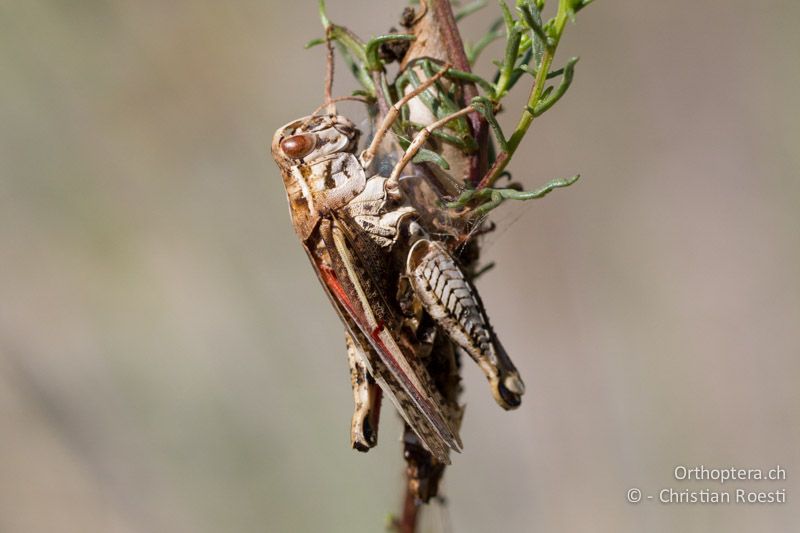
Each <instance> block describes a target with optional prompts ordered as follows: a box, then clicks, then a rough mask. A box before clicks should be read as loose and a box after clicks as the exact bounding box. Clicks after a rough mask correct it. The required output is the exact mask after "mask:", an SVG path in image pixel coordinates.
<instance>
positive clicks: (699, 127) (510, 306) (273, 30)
mask: <svg viewBox="0 0 800 533" xmlns="http://www.w3.org/2000/svg"><path fill="white" fill-rule="evenodd" d="M403 6H404V3H403V2H401V1H392V2H388V1H384V2H370V1H366V0H364V1H349V2H344V1H343V0H330V1H329V6H328V7H329V12H330V14H331V16H332V18H333V19H334V20H335V21H337V22H342V23H346V24H347V25H348V26H349V27H351V28H352V29H353V30H355V31H356V32H357V33H359V34H361V35H362V36H365V37H366V36H370V35H376V34H379V33H383V32H385V31H386V30H387V29H388V28H389V27H390V26H391V25H392V24H395V21H396V19H397V16H398V15H399V13H400V12H401V10H402V8H403ZM497 15H498V9H497V7H496V6H494V5H492V6H490V7H488V8H487V9H486V10H485V11H483V12H481V13H480V14H477V15H473V16H472V17H471V18H470V19H469V21H468V22H467V23H466V24H465V26H464V30H463V31H464V34H465V38H466V39H467V40H470V39H472V40H474V39H477V38H478V37H479V36H480V35H481V34H482V31H483V29H484V28H485V27H486V26H487V25H488V24H489V22H490V21H491V20H493V19H494V18H495V17H496V16H497ZM798 22H800V5H798V3H797V2H793V1H790V0H785V1H780V0H766V1H762V2H751V1H745V0H728V1H721V0H717V1H707V2H695V1H690V0H678V1H672V2H624V3H620V2H611V1H598V2H596V4H594V5H592V6H591V7H590V8H588V9H586V10H585V11H584V12H582V13H581V16H580V18H579V20H578V22H577V24H576V25H571V26H569V27H568V29H567V32H566V34H565V38H564V41H563V45H562V48H561V50H560V53H559V59H560V61H559V62H560V63H563V61H564V60H565V59H566V58H568V57H569V56H570V55H580V56H581V58H582V60H581V62H580V64H579V65H578V70H577V76H576V81H575V83H574V84H573V87H572V89H571V91H570V93H569V94H568V96H567V97H566V98H565V99H564V100H562V102H561V103H559V105H558V106H557V107H556V108H554V109H553V110H552V111H551V112H549V113H548V114H547V115H545V116H544V117H543V118H542V119H541V120H539V121H537V122H536V123H535V125H534V127H533V129H532V131H531V133H530V135H529V137H528V138H527V139H526V141H525V145H524V150H522V151H521V152H524V153H520V154H519V155H518V157H517V158H515V161H514V162H513V163H512V167H511V170H512V172H514V174H515V178H516V179H518V180H521V181H523V182H524V183H526V184H527V185H528V186H529V187H533V186H535V185H538V184H541V183H543V182H545V181H546V180H548V179H550V178H552V177H556V176H565V175H572V174H574V173H577V172H581V173H582V174H583V176H584V179H583V180H582V181H581V182H579V183H578V184H577V185H576V186H574V187H573V188H571V189H568V190H564V191H558V192H557V193H554V194H553V195H551V196H548V197H547V198H546V199H545V200H542V201H539V202H536V203H529V204H525V205H516V206H513V207H512V206H504V208H503V209H501V210H499V211H498V213H497V216H496V217H495V218H496V220H497V221H498V224H499V230H498V231H497V232H496V233H494V234H493V235H491V236H490V237H489V238H488V239H487V241H486V243H485V254H484V258H485V260H487V261H488V260H492V261H496V262H497V267H496V268H495V269H494V270H493V271H491V272H490V273H488V274H487V275H485V276H484V277H483V278H482V279H481V280H480V282H479V287H480V289H481V292H482V295H483V297H484V301H485V303H486V305H487V308H488V309H489V311H490V314H491V317H492V319H493V322H494V324H495V326H496V329H497V330H498V332H499V334H500V336H501V337H502V339H503V342H504V343H505V346H506V348H507V349H508V351H509V353H510V354H511V355H512V357H513V359H514V361H515V362H516V364H517V366H518V367H519V368H520V370H521V372H522V375H523V377H524V378H525V381H526V383H527V385H528V393H527V395H526V397H525V402H524V403H523V406H522V408H521V409H519V410H518V411H516V412H513V413H506V412H503V411H502V410H500V409H499V408H498V407H497V406H496V405H495V403H494V401H493V400H492V399H491V397H490V394H489V392H488V388H487V386H486V384H485V381H484V379H483V377H482V375H481V374H480V372H479V371H478V369H477V368H476V367H475V366H474V365H472V364H471V363H468V364H466V365H465V369H464V375H465V386H466V391H465V394H464V396H463V400H464V402H465V403H466V404H467V406H468V407H467V412H466V418H465V421H464V427H463V434H462V436H463V440H464V443H465V451H464V453H463V454H462V455H460V456H457V457H455V461H454V465H453V467H452V468H451V469H450V470H449V471H448V473H447V474H446V478H445V488H444V490H445V493H446V495H447V497H448V501H449V504H448V511H447V512H446V513H444V512H440V511H437V512H433V513H430V514H429V515H428V517H427V518H426V525H427V527H428V529H427V530H428V531H442V530H443V531H448V529H447V528H450V529H449V530H452V531H458V532H485V531H491V530H509V531H531V532H539V531H542V532H544V531H548V532H555V531H580V532H589V531H597V532H605V531H609V532H610V531H614V532H641V531H648V532H673V531H684V532H707V531H725V532H744V531H748V532H752V531H759V532H790V531H797V530H798V527H800V505H798V501H797V499H798V498H800V490H798V489H800V484H798V481H797V480H798V479H800V393H799V392H798V384H799V382H800V332H799V331H798V326H800V276H799V275H798V274H800V209H798V205H800V182H798V180H797V176H798V172H799V171H800V151H798V143H800V120H798V119H799V118H800V115H799V114H798V111H799V108H798V105H797V103H796V98H797V95H798V93H799V91H800V69H798V62H797V52H798V50H800V33H798V32H797V24H798ZM320 35H321V28H320V26H319V22H318V19H317V14H316V3H315V2H312V1H303V2H277V1H258V2H256V1H247V0H243V1H238V2H216V1H211V0H194V1H191V2H189V1H185V0H176V1H172V2H160V1H154V0H140V1H136V2H133V1H126V0H107V1H90V0H84V1H81V2H67V1H63V0H25V1H19V0H18V1H11V2H2V3H1V4H0V531H3V532H12V533H17V532H25V533H27V532H40V531H47V532H50V533H61V532H65V533H66V532H131V533H133V532H184V531H186V532H200V533H204V532H219V531H225V532H235V533H239V532H255V531H259V532H261V531H269V532H273V531H274V532H283V531H332V532H334V531H359V532H360V531H380V530H381V528H382V527H383V524H384V523H385V521H386V517H387V516H388V514H389V513H390V512H393V511H395V510H396V509H398V508H399V503H400V490H401V488H400V487H401V483H402V467H403V464H402V460H401V457H400V453H401V452H400V444H399V442H398V438H399V434H400V424H399V423H398V422H397V417H396V416H395V415H394V414H393V413H391V412H390V411H389V409H386V410H385V412H384V416H383V419H382V422H383V427H382V430H381V443H380V446H379V447H378V448H377V449H375V450H373V451H371V452H370V453H369V454H366V455H364V454H358V453H356V452H353V451H351V450H350V449H349V433H348V431H349V420H350V415H351V401H352V400H351V393H350V387H349V376H348V369H347V364H346V358H345V349H344V342H343V338H342V337H343V335H342V327H341V325H340V323H339V320H338V318H337V317H336V316H335V314H334V312H333V311H332V310H331V308H330V305H329V303H328V302H327V299H326V297H325V296H324V294H323V292H322V290H321V289H320V288H319V286H318V283H317V281H316V279H315V277H314V275H313V273H312V271H311V268H310V266H309V265H308V264H307V259H306V257H305V254H304V253H303V251H302V249H301V247H300V246H299V244H298V243H297V242H296V239H295V235H294V233H293V231H292V228H291V226H290V223H289V216H288V213H287V208H286V200H285V196H284V190H283V186H282V183H281V180H280V179H279V174H278V171H277V168H276V167H275V165H274V164H273V162H272V160H271V157H270V156H269V153H268V148H267V147H268V145H269V143H270V140H271V137H272V134H273V132H274V131H275V130H276V129H277V128H278V127H279V126H281V125H282V124H284V123H286V122H288V121H290V120H292V119H294V118H296V117H299V116H302V115H305V114H307V113H308V112H309V111H310V110H312V109H313V108H315V107H316V106H317V105H318V104H319V103H320V102H321V98H322V85H323V77H324V65H323V63H324V57H323V56H324V54H323V52H322V50H321V49H314V50H311V51H304V50H303V48H302V45H303V44H304V43H305V42H306V41H308V40H310V39H311V38H314V37H318V36H320ZM493 54H494V55H495V56H496V55H497V54H499V50H498V49H497V48H494V49H491V50H490V53H489V54H487V55H486V56H485V57H484V61H483V62H482V65H483V66H482V67H481V68H480V69H479V70H480V71H481V72H483V73H488V72H489V69H490V59H492V57H491V56H492V55H493ZM344 72H345V71H344V69H340V76H339V78H338V80H337V81H338V83H337V87H336V90H337V93H339V94H344V93H345V92H347V91H348V90H349V89H351V88H352V82H351V81H350V80H349V79H347V76H346V75H345V74H344ZM525 92H526V88H524V87H522V85H520V87H519V88H518V92H517V95H516V100H513V101H511V102H509V104H508V107H507V108H508V109H515V108H516V107H515V106H517V105H520V104H521V102H522V98H523V96H524V94H523V93H525ZM514 102H516V104H515V103H514ZM516 113H517V112H516V111H515V112H513V113H509V114H507V116H506V117H505V119H504V120H506V121H507V122H509V123H510V122H512V121H513V120H515V116H516ZM679 464H685V465H689V466H693V465H700V464H705V465H707V466H723V467H724V466H737V467H764V468H767V467H770V466H773V465H775V464H780V465H782V466H783V467H785V468H786V470H787V472H788V480H787V481H785V482H781V483H769V482H760V483H759V482H751V483H744V484H737V485H736V486H743V487H746V488H753V489H760V490H771V489H776V488H787V489H788V500H789V502H788V503H787V504H785V505H773V506H712V505H704V506H667V505H659V504H657V503H642V504H640V505H638V506H636V505H631V504H629V503H627V502H626V501H625V491H627V489H629V488H631V487H639V488H641V489H642V490H644V491H651V492H653V493H657V491H658V490H660V489H661V488H665V487H672V488H675V489H676V490H682V489H684V488H702V487H707V488H719V487H718V486H717V485H716V484H714V483H688V482H683V483H681V482H677V481H675V480H674V479H673V477H672V471H673V468H674V467H675V466H676V465H679ZM725 488H728V486H726V487H725ZM730 488H732V487H730Z"/></svg>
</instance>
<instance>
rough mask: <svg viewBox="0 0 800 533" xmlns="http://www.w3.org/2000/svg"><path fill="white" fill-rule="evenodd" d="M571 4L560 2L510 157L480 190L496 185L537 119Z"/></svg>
mask: <svg viewBox="0 0 800 533" xmlns="http://www.w3.org/2000/svg"><path fill="white" fill-rule="evenodd" d="M569 2H570V0H558V12H557V13H556V17H555V21H554V22H553V31H552V36H551V38H550V42H549V43H548V44H547V47H546V48H545V51H544V54H543V55H542V62H541V64H540V65H539V68H538V70H537V71H536V80H535V81H534V84H533V87H532V88H531V93H530V96H529V97H528V104H527V105H526V106H525V110H524V111H523V112H522V116H521V117H520V119H519V122H518V123H517V127H516V128H515V129H514V133H513V134H512V135H511V137H510V138H509V139H508V148H507V154H508V155H507V157H505V158H503V159H502V160H500V159H498V161H499V164H497V162H496V164H495V165H494V166H492V168H491V169H490V170H489V172H488V173H487V174H486V176H485V177H484V178H483V179H482V180H481V182H480V183H479V184H478V188H479V189H481V188H484V187H491V186H492V185H494V183H495V182H496V181H497V180H498V178H499V177H500V175H501V174H502V173H503V171H504V170H505V169H506V166H507V165H508V162H509V161H510V160H511V157H512V156H513V155H514V152H515V151H516V150H517V148H518V147H519V145H520V143H521V142H522V139H523V137H525V134H526V133H527V132H528V129H529V128H530V127H531V124H532V123H533V119H534V118H535V117H534V115H533V113H532V112H531V110H533V109H534V108H535V107H536V104H537V103H538V102H539V99H540V98H541V97H542V93H543V92H544V89H545V85H546V83H547V79H548V73H549V72H550V66H551V65H552V64H553V58H554V57H555V54H556V49H557V48H558V43H559V41H560V40H561V34H562V33H563V32H564V27H565V26H566V24H567V20H568V19H569V14H568V8H569V5H568V4H569Z"/></svg>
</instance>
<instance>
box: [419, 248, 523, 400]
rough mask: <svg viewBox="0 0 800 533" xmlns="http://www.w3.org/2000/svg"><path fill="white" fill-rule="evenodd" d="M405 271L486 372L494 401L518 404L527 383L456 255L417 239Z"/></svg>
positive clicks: (428, 307)
mask: <svg viewBox="0 0 800 533" xmlns="http://www.w3.org/2000/svg"><path fill="white" fill-rule="evenodd" d="M406 273H407V275H408V276H409V279H410V280H411V284H412V286H413V288H414V292H415V293H416V295H417V296H418V297H419V299H420V301H421V302H422V305H423V306H424V308H425V310H426V311H427V312H428V314H429V315H430V316H431V317H432V318H433V319H434V320H435V321H436V322H437V323H438V324H439V325H440V326H441V327H442V329H444V331H445V332H446V333H447V335H448V336H449V337H450V338H451V339H453V341H454V342H455V343H456V344H458V345H459V346H460V347H461V348H462V349H463V350H464V351H466V352H467V353H468V354H469V355H470V356H471V357H472V358H473V359H474V360H475V362H476V363H478V365H479V366H480V367H481V370H483V373H484V374H486V379H488V380H489V384H490V386H491V388H492V394H493V395H494V398H495V400H496V401H497V403H498V404H500V406H501V407H503V408H504V409H514V408H516V407H519V404H520V402H521V397H522V394H523V393H524V392H525V385H524V383H523V382H522V379H521V378H520V376H519V372H518V371H517V369H516V368H515V367H514V363H512V362H511V359H509V357H508V355H507V354H506V352H505V350H504V349H503V346H502V345H501V344H500V342H499V341H498V340H497V337H496V335H495V334H494V331H493V330H492V327H491V326H490V325H489V319H488V318H487V316H486V312H485V311H484V309H483V304H482V303H481V300H480V297H479V296H478V292H477V291H476V290H475V287H474V286H473V285H472V284H471V283H470V282H469V281H468V280H467V278H466V277H465V276H464V273H463V272H462V271H461V268H460V267H459V266H458V263H456V261H455V259H453V257H452V256H451V255H450V254H449V252H448V251H447V250H446V249H445V248H444V246H442V245H441V244H439V243H437V242H434V241H429V240H427V239H420V240H419V241H417V242H416V243H415V244H414V246H412V248H411V250H410V251H409V254H408V261H407V265H406Z"/></svg>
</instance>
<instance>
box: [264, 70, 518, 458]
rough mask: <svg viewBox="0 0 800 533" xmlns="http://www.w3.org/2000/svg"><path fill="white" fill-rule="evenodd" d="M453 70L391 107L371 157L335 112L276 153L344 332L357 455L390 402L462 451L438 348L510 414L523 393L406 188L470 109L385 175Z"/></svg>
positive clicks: (428, 435)
mask: <svg viewBox="0 0 800 533" xmlns="http://www.w3.org/2000/svg"><path fill="white" fill-rule="evenodd" d="M445 71H446V68H445V69H442V70H441V71H440V72H439V73H437V74H436V75H435V76H433V77H431V78H429V79H428V80H426V81H425V83H423V84H421V85H420V86H419V87H417V88H416V89H415V90H413V91H411V92H409V93H407V94H406V95H405V96H403V98H401V99H400V100H399V101H398V102H396V103H395V104H394V105H392V107H391V108H390V109H389V111H388V113H387V114H386V115H385V117H383V119H382V120H381V122H380V123H379V125H378V127H377V128H376V130H375V131H376V133H375V135H374V137H373V139H372V141H371V142H370V144H369V146H368V147H367V148H366V149H364V150H363V151H361V152H359V148H358V140H359V137H360V135H361V132H360V131H359V129H358V128H357V127H356V126H355V125H354V124H353V123H352V122H351V121H350V120H349V119H347V118H346V117H344V116H342V115H339V114H337V113H336V112H335V107H333V106H330V105H329V106H328V110H327V113H324V114H320V115H318V114H316V113H315V114H313V115H311V116H308V117H304V118H301V119H298V120H294V121H292V122H290V123H289V124H286V125H285V126H283V127H281V128H280V129H279V130H278V131H277V132H276V133H275V136H274V138H273V141H272V155H273V158H274V159H275V162H276V163H277V165H278V166H279V167H280V170H281V174H282V177H283V182H284V186H285V188H286V194H287V198H288V202H289V209H290V214H291V218H292V224H293V226H294V229H295V232H296V233H297V236H298V237H299V239H300V242H301V244H302V246H303V248H304V249H305V251H306V253H307V254H308V257H309V259H310V261H311V264H312V266H313V268H314V270H315V272H316V274H317V276H318V277H319V279H320V281H321V283H322V285H323V287H324V288H325V291H326V293H327V294H328V296H329V298H330V300H331V303H332V304H333V306H334V308H335V309H336V311H337V313H338V314H339V317H340V318H341V320H342V322H343V323H344V325H345V330H346V334H345V336H346V346H347V353H348V361H349V364H350V370H351V377H352V385H353V396H354V400H355V411H354V414H353V418H352V422H351V444H352V446H353V447H354V448H356V449H358V450H361V451H367V450H369V449H370V448H372V447H373V446H375V445H376V444H377V429H378V427H377V426H378V412H379V408H380V402H381V397H382V395H386V396H388V397H389V398H390V399H391V401H392V402H393V403H394V405H395V406H396V408H397V410H398V411H399V413H400V415H401V416H402V417H403V419H404V420H405V421H406V423H407V424H408V426H409V427H410V428H411V429H412V430H413V431H414V433H415V434H416V435H417V437H418V438H419V440H420V442H421V443H422V445H423V446H424V448H425V449H426V450H428V451H429V452H430V453H431V454H432V455H433V457H434V458H435V459H436V460H437V461H439V462H440V463H442V464H449V462H450V459H449V454H450V451H451V450H454V451H460V450H461V448H462V443H461V439H460V437H459V435H458V427H459V425H460V417H461V412H460V408H458V406H457V405H456V406H453V405H452V402H448V401H446V400H445V399H444V398H443V397H442V394H441V393H440V391H439V390H438V389H437V386H436V383H434V377H432V376H431V374H430V372H429V371H428V369H427V368H426V366H425V362H424V359H425V354H426V353H429V352H430V351H431V349H433V347H434V346H436V342H437V339H439V340H441V339H442V338H444V339H449V340H451V341H452V342H453V343H455V344H456V345H457V346H458V347H459V348H461V350H463V351H464V352H466V353H467V354H469V355H470V356H471V357H472V359H474V360H475V361H476V363H477V364H478V365H479V367H480V368H481V370H482V371H483V373H484V374H485V375H486V378H487V380H488V382H489V385H490V388H491V391H492V394H493V396H494V398H495V400H496V401H497V403H498V404H499V405H500V406H501V407H503V408H505V409H514V408H516V407H518V406H519V405H520V401H521V396H522V395H523V393H524V391H525V387H524V384H523V382H522V379H521V378H520V376H519V372H518V371H517V369H516V368H515V367H514V365H513V363H512V362H511V360H510V359H509V357H508V355H507V354H506V352H505V350H504V349H503V347H502V345H501V344H500V341H499V340H498V339H497V336H496V335H495V332H494V330H493V328H492V327H491V325H490V323H489V319H488V317H487V314H486V311H485V309H484V307H483V304H482V303H481V299H480V297H479V295H478V292H477V290H476V289H475V287H474V285H473V284H472V283H471V282H470V280H469V278H468V276H467V275H466V274H465V272H464V271H463V269H462V267H461V266H460V265H459V262H458V260H457V259H456V258H455V257H454V256H453V255H452V254H451V252H450V250H449V249H448V247H447V246H446V245H445V243H444V242H441V241H437V240H436V239H435V238H434V237H432V233H429V231H428V230H427V229H426V228H425V227H423V224H422V217H421V216H420V213H419V212H418V210H417V208H416V207H415V206H414V205H413V203H412V202H411V201H410V199H409V198H408V195H407V194H405V193H404V192H403V188H402V187H401V186H400V180H401V178H402V172H403V170H404V167H405V166H406V165H407V164H408V163H409V162H410V161H411V159H412V158H413V157H414V154H415V153H416V151H418V150H419V149H420V148H421V147H422V145H423V144H424V143H425V140H426V139H427V138H428V136H429V135H430V134H431V132H433V131H434V130H435V129H436V128H440V127H443V126H444V125H445V124H447V122H449V121H450V120H453V119H454V118H457V117H458V116H463V115H464V114H466V113H467V112H469V111H471V110H472V109H471V108H469V107H467V108H464V109H462V110H461V111H459V112H457V113H454V114H453V115H450V116H449V117H446V118H445V119H442V120H440V121H438V122H436V123H434V124H431V125H429V126H427V127H426V128H424V129H423V130H421V131H420V132H419V133H418V134H417V135H416V136H415V138H414V139H413V141H412V142H411V145H410V146H409V148H408V149H407V151H406V152H405V153H404V154H403V156H402V157H401V158H400V160H399V161H398V162H397V164H396V165H395V166H394V168H393V170H392V172H391V173H389V175H388V176H384V175H381V172H378V171H376V170H375V167H377V166H378V165H376V155H377V153H378V150H379V146H380V145H381V142H382V140H383V139H384V137H385V136H386V135H387V134H388V132H389V131H390V129H391V126H392V123H393V121H394V120H395V119H396V118H397V117H398V114H399V113H400V110H401V109H402V107H403V106H404V105H406V104H407V103H408V102H409V101H410V100H411V99H412V98H414V97H416V96H417V95H419V94H420V93H421V92H422V91H424V90H426V89H427V88H428V87H430V85H431V84H433V83H435V82H436V80H437V79H439V78H440V77H441V76H442V75H443V74H444V73H445ZM329 103H330V101H329Z"/></svg>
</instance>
